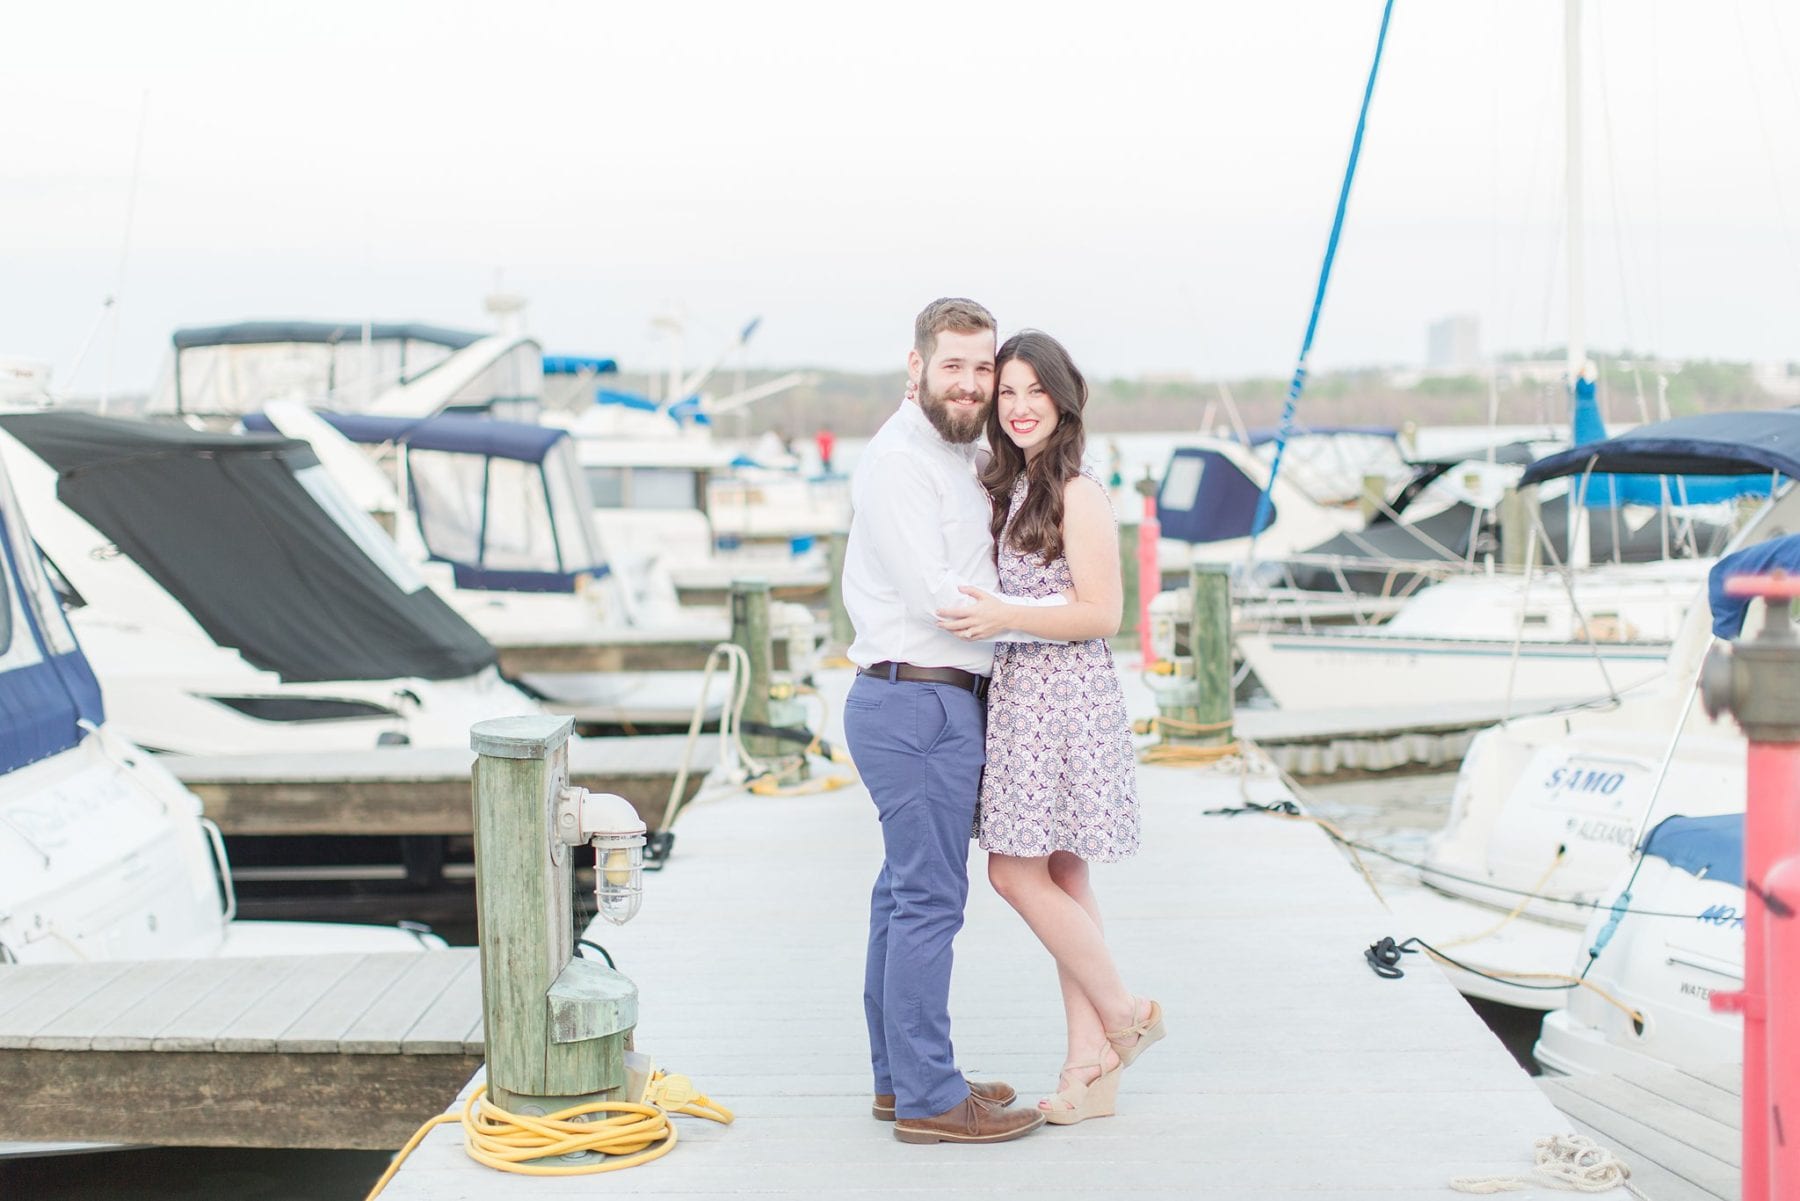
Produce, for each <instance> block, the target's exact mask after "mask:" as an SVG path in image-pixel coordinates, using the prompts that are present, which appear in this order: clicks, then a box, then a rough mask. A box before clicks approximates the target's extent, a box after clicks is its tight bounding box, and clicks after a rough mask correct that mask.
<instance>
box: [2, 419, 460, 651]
mask: <svg viewBox="0 0 1800 1201" xmlns="http://www.w3.org/2000/svg"><path fill="white" fill-rule="evenodd" d="M0 428H4V429H5V430H6V432H7V433H9V434H11V435H12V436H13V437H15V438H17V439H18V440H19V441H20V442H22V443H23V444H24V445H25V446H26V447H27V448H28V449H29V450H31V452H32V453H34V454H36V455H37V456H38V457H39V458H40V459H42V460H44V462H45V463H47V464H49V465H50V466H51V467H52V468H54V469H55V470H56V473H57V477H58V478H57V483H56V494H57V497H58V498H59V499H60V500H61V501H62V502H63V503H64V504H66V505H68V506H69V507H70V508H71V509H73V510H74V511H75V512H76V513H78V514H80V515H81V516H82V517H83V518H84V519H85V520H86V521H87V522H88V523H89V524H91V525H92V526H94V528H96V529H98V530H99V531H100V532H101V533H103V534H105V535H106V536H107V537H108V538H110V539H111V540H112V541H113V543H114V544H115V545H117V546H118V548H119V549H120V550H121V551H123V552H124V553H125V554H127V555H129V556H130V557H131V558H132V560H133V561H134V562H136V563H137V564H138V566H140V567H141V568H143V570H144V571H145V572H146V573H147V574H148V575H149V576H150V577H151V578H152V579H154V580H155V581H156V582H157V583H158V584H160V585H161V586H162V587H163V588H165V589H166V590H167V591H168V592H169V593H170V594H171V595H172V596H174V598H175V599H176V600H177V601H179V602H180V603H181V604H182V605H183V606H184V607H185V608H186V609H187V611H188V612H189V613H190V614H192V615H193V617H194V620H195V621H197V622H199V623H200V625H201V627H202V628H204V629H205V630H206V632H207V633H208V634H209V635H211V636H212V638H213V640H214V641H216V642H218V643H219V644H220V645H221V646H228V647H231V648H233V649H235V650H237V651H239V652H240V653H242V654H243V656H244V658H245V659H247V660H249V661H250V662H251V663H253V664H254V665H256V666H257V667H260V668H264V669H266V670H269V671H274V672H277V673H279V674H280V676H281V677H282V679H284V680H292V681H306V682H314V681H326V680H388V679H397V678H406V677H419V678H423V679H429V680H443V679H455V678H458V677H461V676H466V675H469V674H471V673H473V672H476V671H479V670H480V669H482V668H484V667H486V666H488V665H489V664H491V663H493V662H494V661H495V653H494V648H493V647H492V646H490V645H489V644H488V642H487V641H486V639H484V638H483V637H482V636H481V635H480V634H479V633H477V632H476V631H475V630H474V628H473V627H471V626H470V625H469V624H468V623H467V622H466V621H464V620H463V619H462V618H461V617H460V616H458V615H457V613H456V612H455V610H453V609H451V608H450V606H448V605H447V604H445V603H444V602H443V600H442V599H440V598H439V597H438V595H437V594H436V593H434V592H432V591H431V589H429V588H426V587H424V586H423V585H422V584H420V583H419V582H418V581H417V580H410V581H407V580H402V579H400V578H398V577H397V576H396V575H394V574H390V573H389V571H388V570H385V569H384V568H383V567H381V566H379V565H378V564H377V563H376V561H375V560H374V559H372V558H371V557H370V555H369V554H368V553H367V552H365V551H364V549H363V547H362V546H361V545H359V543H358V542H357V540H356V539H355V538H353V537H352V536H351V534H350V533H349V531H348V530H347V529H346V528H345V526H344V525H343V524H340V522H339V520H338V519H337V518H335V517H334V516H333V514H332V513H331V512H330V511H329V510H328V508H327V507H326V506H325V504H323V503H322V502H321V500H320V499H319V496H318V495H316V494H315V491H314V490H313V489H309V488H308V487H307V486H306V484H304V483H302V481H301V479H300V478H299V477H298V476H297V474H296V473H298V472H301V471H304V470H306V469H307V468H315V469H318V471H319V472H320V475H321V476H322V475H323V469H322V468H320V467H319V460H318V459H317V457H315V456H314V454H313V452H312V448H311V447H309V446H308V445H307V444H306V443H304V442H298V441H294V440H292V439H289V438H282V437H273V436H259V435H233V434H216V433H205V432H199V431H195V430H190V429H188V428H186V427H184V426H179V425H172V424H160V423H152V422H146V421H126V420H119V419H116V418H107V417H98V416H94V415H92V414H86V413H15V414H8V415H4V416H0ZM312 483H313V485H314V489H319V488H323V487H334V486H332V485H330V484H329V481H325V480H321V479H319V478H316V477H315V478H313V479H312ZM348 504H349V502H348V501H347V500H346V501H344V505H345V506H346V507H347V506H348Z"/></svg>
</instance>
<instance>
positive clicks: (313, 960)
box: [0, 949, 482, 1149]
mask: <svg viewBox="0 0 1800 1201" xmlns="http://www.w3.org/2000/svg"><path fill="white" fill-rule="evenodd" d="M478 961H479V956H478V954H477V952H476V951H474V950H472V949H459V950H438V951H422V952H418V953H413V954H408V953H404V952H402V953H388V954H375V955H354V954H346V955H296V956H291V957H277V958H249V959H201V960H145V961H138V962H115V963H70V964H44V965H37V966H19V965H11V966H7V967H0V1080H5V1081H6V1088H7V1104H6V1105H5V1106H4V1107H0V1141H14V1142H17V1141H26V1142H45V1141H56V1142H68V1141H83V1142H102V1143H135V1144H149V1145H160V1146H202V1147H335V1148H363V1149H375V1148H382V1147H393V1146H396V1145H398V1144H399V1143H400V1142H402V1141H404V1140H405V1139H406V1137H407V1136H408V1135H409V1134H411V1132H412V1131H413V1130H414V1129H416V1128H417V1127H418V1125H419V1123H420V1122H422V1121H423V1120H425V1119H426V1118H427V1117H429V1116H430V1115H431V1114H432V1113H434V1112H436V1111H437V1110H438V1109H440V1108H441V1107H442V1105H443V1098H444V1094H445V1091H446V1090H454V1089H456V1088H458V1087H459V1086H460V1085H461V1083H462V1082H463V1081H464V1080H466V1079H467V1078H468V1076H469V1073H470V1072H471V1071H473V1070H474V1069H475V1068H476V1067H477V1066H478V1065H479V1064H480V1062H481V1055H482V1030H481V973H480V972H479V970H478V969H477V963H478Z"/></svg>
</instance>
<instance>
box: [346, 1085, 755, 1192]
mask: <svg viewBox="0 0 1800 1201" xmlns="http://www.w3.org/2000/svg"><path fill="white" fill-rule="evenodd" d="M645 1101H646V1102H648V1104H639V1103H636V1102H632V1101H594V1102H590V1103H588V1104H586V1105H572V1106H570V1107H569V1108H567V1109H559V1110H557V1111H556V1112H555V1113H553V1114H550V1115H549V1116H547V1117H541V1118H540V1117H532V1116H528V1115H526V1114H517V1113H509V1112H507V1111H506V1110H504V1109H501V1108H500V1107H499V1106H498V1105H496V1104H494V1103H493V1102H492V1101H490V1100H488V1099H487V1085H485V1084H483V1085H481V1086H479V1087H478V1088H476V1090H475V1091H474V1092H472V1093H470V1094H469V1099H468V1101H467V1102H466V1103H465V1104H464V1105H463V1108H462V1112H461V1113H441V1114H439V1115H437V1116H436V1117H434V1118H432V1119H430V1120H429V1121H427V1122H426V1123H425V1124H424V1125H422V1126H420V1127H419V1128H418V1129H417V1130H415V1131H414V1132H413V1136H412V1137H411V1138H409V1139H407V1140H406V1145H405V1146H404V1147H402V1148H400V1153H399V1154H398V1155H396V1156H394V1162H393V1163H391V1164H389V1165H388V1170H387V1171H385V1172H383V1173H382V1174H381V1179H380V1180H377V1181H376V1182H375V1187H374V1188H372V1189H370V1190H369V1195H368V1198H367V1199H366V1201H374V1199H375V1198H376V1197H378V1196H380V1194H381V1190H382V1189H384V1188H386V1187H387V1186H388V1181H390V1180H392V1179H393V1178H394V1175H395V1173H397V1172H399V1170H400V1165H401V1164H403V1163H405V1162H406V1157H407V1156H408V1155H411V1154H412V1153H413V1151H414V1149H415V1148H417V1147H418V1145H419V1144H420V1143H422V1142H424V1141H425V1136H426V1135H427V1134H430V1133H431V1132H432V1131H433V1130H434V1129H436V1128H437V1127H439V1126H442V1125H445V1124H446V1123H449V1122H461V1123H462V1127H463V1150H464V1151H466V1152H467V1153H468V1156H469V1158H470V1159H473V1160H474V1161H475V1162H476V1163H480V1164H485V1165H487V1166H488V1167H490V1168H493V1169H495V1170H496V1171H501V1172H512V1173H515V1174H517V1175H521V1176H591V1175H593V1174H595V1173H597V1172H618V1171H623V1170H624V1169H626V1168H635V1167H637V1166H638V1165H639V1164H645V1163H649V1162H650V1161H651V1160H653V1159H661V1158H662V1157H663V1156H665V1155H667V1154H668V1153H669V1152H671V1151H673V1150H674V1149H675V1142H676V1134H675V1127H674V1125H673V1124H672V1123H671V1122H670V1121H669V1115H670V1114H677V1113H679V1114H686V1115H688V1116H689V1117H695V1118H705V1119H706V1120H707V1121H709V1122H718V1123H720V1124H721V1125H726V1126H729V1125H730V1124H731V1123H732V1121H733V1120H734V1119H735V1116H736V1115H734V1114H733V1113H732V1112H731V1111H730V1110H729V1109H727V1108H725V1107H724V1106H723V1105H720V1104H718V1103H717V1102H715V1101H713V1100H712V1099H711V1098H710V1097H707V1096H706V1095H705V1094H703V1093H701V1092H699V1091H698V1090H697V1089H695V1088H694V1085H693V1082H692V1081H690V1080H689V1079H688V1078H687V1077H686V1076H668V1075H664V1074H663V1073H662V1072H657V1073H656V1074H655V1075H653V1076H652V1077H651V1078H650V1085H649V1087H648V1088H647V1089H646V1090H645ZM599 1113H610V1114H616V1115H618V1116H616V1117H609V1118H601V1119H599V1120H597V1121H592V1122H583V1121H579V1120H578V1119H580V1118H582V1117H585V1116H587V1115H589V1114H599ZM581 1152H591V1153H594V1154H597V1155H603V1156H605V1158H604V1159H602V1160H600V1161H599V1162H597V1163H582V1164H555V1165H551V1164H542V1163H532V1162H528V1161H531V1160H538V1159H546V1158H552V1157H556V1156H563V1155H574V1154H578V1153H581Z"/></svg>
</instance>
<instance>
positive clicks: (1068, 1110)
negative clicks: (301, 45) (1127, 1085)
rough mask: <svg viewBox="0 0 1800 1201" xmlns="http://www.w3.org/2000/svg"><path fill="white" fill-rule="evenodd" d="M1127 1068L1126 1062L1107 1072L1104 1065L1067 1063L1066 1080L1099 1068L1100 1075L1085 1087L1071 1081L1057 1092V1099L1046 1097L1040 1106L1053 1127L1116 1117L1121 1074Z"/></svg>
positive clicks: (1063, 1072) (1064, 1065) (1078, 1082)
mask: <svg viewBox="0 0 1800 1201" xmlns="http://www.w3.org/2000/svg"><path fill="white" fill-rule="evenodd" d="M1124 1066H1125V1065H1124V1064H1122V1063H1120V1064H1115V1065H1113V1068H1112V1070H1111V1071H1107V1070H1106V1065H1105V1064H1103V1063H1065V1064H1063V1067H1062V1074H1063V1076H1064V1077H1068V1075H1069V1073H1070V1072H1079V1071H1081V1070H1082V1069H1084V1068H1095V1069H1098V1070H1099V1072H1100V1074H1099V1075H1098V1076H1096V1077H1095V1078H1094V1079H1092V1080H1090V1081H1088V1082H1087V1083H1085V1084H1084V1083H1083V1082H1081V1081H1079V1080H1074V1079H1070V1081H1069V1083H1068V1084H1067V1085H1066V1086H1064V1087H1063V1088H1061V1089H1059V1090H1057V1093H1056V1095H1055V1096H1052V1097H1045V1098H1044V1100H1043V1101H1042V1102H1039V1104H1038V1108H1039V1109H1040V1110H1041V1111H1042V1112H1043V1115H1044V1120H1045V1121H1046V1122H1048V1123H1050V1124H1051V1125H1052V1126H1073V1125H1074V1124H1075V1123H1077V1122H1085V1121H1087V1120H1088V1119H1089V1118H1110V1117H1112V1115H1113V1107H1114V1105H1116V1104H1117V1102H1118V1099H1119V1073H1120V1072H1121V1071H1123V1070H1124ZM1046 1102H1047V1103H1048V1104H1046Z"/></svg>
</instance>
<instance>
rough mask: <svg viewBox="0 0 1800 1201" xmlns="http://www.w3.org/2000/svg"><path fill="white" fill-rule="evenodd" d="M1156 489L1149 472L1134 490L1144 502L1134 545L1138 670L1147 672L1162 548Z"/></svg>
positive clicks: (1159, 587) (1159, 588)
mask: <svg viewBox="0 0 1800 1201" xmlns="http://www.w3.org/2000/svg"><path fill="white" fill-rule="evenodd" d="M1158 487H1159V485H1158V484H1157V481H1156V480H1154V479H1152V478H1151V476H1150V472H1149V471H1148V470H1146V471H1145V472H1144V478H1143V479H1141V480H1139V481H1138V482H1137V490H1138V492H1139V493H1140V494H1142V496H1143V498H1144V518H1143V520H1142V521H1141V522H1139V523H1138V544H1137V556H1138V561H1137V569H1138V594H1137V603H1138V611H1137V636H1138V668H1139V670H1148V668H1149V667H1150V665H1151V664H1152V663H1155V662H1156V651H1155V649H1154V648H1152V647H1151V645H1150V602H1151V601H1152V600H1154V599H1155V598H1156V594H1157V593H1159V592H1161V591H1162V565H1161V563H1160V562H1159V561H1158V558H1157V548H1158V547H1160V546H1161V545H1162V523H1161V522H1160V521H1158V520H1157V518H1156V493H1157V490H1158Z"/></svg>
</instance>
